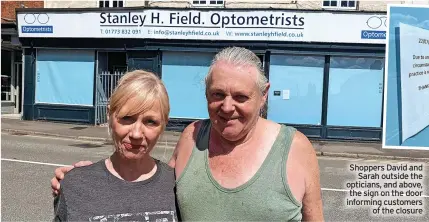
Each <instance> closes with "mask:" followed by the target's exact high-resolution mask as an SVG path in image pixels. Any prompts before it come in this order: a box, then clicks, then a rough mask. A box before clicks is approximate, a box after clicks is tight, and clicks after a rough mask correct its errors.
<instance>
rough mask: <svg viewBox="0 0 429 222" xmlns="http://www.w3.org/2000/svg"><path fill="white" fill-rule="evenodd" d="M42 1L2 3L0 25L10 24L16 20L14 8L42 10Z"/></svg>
mask: <svg viewBox="0 0 429 222" xmlns="http://www.w3.org/2000/svg"><path fill="white" fill-rule="evenodd" d="M43 6H44V5H43V1H2V2H1V23H11V22H14V21H15V20H16V13H15V9H16V8H24V7H25V8H43Z"/></svg>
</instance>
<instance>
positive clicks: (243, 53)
mask: <svg viewBox="0 0 429 222" xmlns="http://www.w3.org/2000/svg"><path fill="white" fill-rule="evenodd" d="M218 61H226V62H228V63H230V64H233V65H235V66H253V67H255V68H256V69H257V70H258V76H257V80H256V85H257V86H258V89H259V91H260V93H261V95H262V94H263V93H264V90H265V85H266V84H267V83H268V79H267V77H266V76H265V73H264V69H263V67H262V62H261V60H260V59H259V57H258V56H257V55H256V54H255V53H253V52H252V51H250V50H248V49H246V48H242V47H229V48H225V49H223V50H222V51H220V52H219V53H217V54H216V55H215V57H214V59H213V61H212V63H211V66H210V69H209V73H208V75H207V76H206V79H205V83H206V89H207V87H208V86H209V84H210V82H209V81H210V79H211V74H212V69H213V67H214V65H215V64H216V63H217V62H218ZM206 91H207V90H206Z"/></svg>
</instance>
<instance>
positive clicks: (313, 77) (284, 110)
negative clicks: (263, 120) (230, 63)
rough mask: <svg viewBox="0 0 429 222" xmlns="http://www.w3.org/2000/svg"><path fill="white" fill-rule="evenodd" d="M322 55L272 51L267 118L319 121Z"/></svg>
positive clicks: (323, 59) (311, 122) (280, 120)
mask: <svg viewBox="0 0 429 222" xmlns="http://www.w3.org/2000/svg"><path fill="white" fill-rule="evenodd" d="M324 64H325V57H324V56H311V55H309V56H299V55H271V58H270V84H271V86H270V89H269V94H268V111H267V118H268V119H270V120H273V121H275V122H278V123H289V124H310V125H320V124H321V117H322V95H323V70H324Z"/></svg>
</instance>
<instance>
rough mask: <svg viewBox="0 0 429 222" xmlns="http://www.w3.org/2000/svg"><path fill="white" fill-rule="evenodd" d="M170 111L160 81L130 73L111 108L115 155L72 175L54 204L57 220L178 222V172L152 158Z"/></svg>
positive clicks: (118, 88)
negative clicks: (175, 188) (176, 179)
mask: <svg viewBox="0 0 429 222" xmlns="http://www.w3.org/2000/svg"><path fill="white" fill-rule="evenodd" d="M169 111H170V106H169V98H168V95H167V91H166V89H165V87H164V85H163V83H162V82H161V81H160V79H159V78H158V77H157V76H155V75H154V74H152V73H149V72H145V71H133V72H130V73H127V74H125V75H124V76H123V77H122V78H121V80H120V81H119V83H118V86H117V87H116V89H115V92H114V93H113V94H112V96H111V98H110V101H109V106H108V116H109V119H108V122H109V127H110V132H111V136H112V139H113V142H114V147H115V150H114V152H113V153H112V155H111V156H110V157H109V158H107V159H105V160H101V161H99V162H97V163H94V164H91V165H89V166H84V167H77V168H74V169H72V170H71V171H70V172H69V173H67V175H66V176H65V177H64V179H63V180H62V181H61V191H60V194H59V195H58V196H57V197H56V198H55V201H54V210H55V219H54V220H55V221H110V220H113V221H118V220H121V221H122V220H126V221H158V220H161V221H176V220H177V215H176V205H175V195H174V186H175V178H174V172H173V169H172V168H171V167H169V166H168V165H166V164H165V163H163V162H161V161H158V160H156V159H153V158H152V157H151V156H150V152H151V151H152V149H153V148H154V146H155V144H156V143H157V140H158V138H159V136H160V135H161V133H162V132H163V131H164V130H165V127H166V124H167V121H168V115H169Z"/></svg>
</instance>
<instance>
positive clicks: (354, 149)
mask: <svg viewBox="0 0 429 222" xmlns="http://www.w3.org/2000/svg"><path fill="white" fill-rule="evenodd" d="M1 131H2V132H3V133H8V134H12V135H38V136H48V137H60V138H70V139H78V140H84V141H99V142H105V143H110V142H111V140H110V137H109V134H108V130H107V127H105V126H93V125H82V124H68V123H58V122H47V121H25V120H20V119H17V118H7V117H5V116H2V118H1ZM179 137H180V132H171V131H166V132H165V133H164V135H162V136H161V138H160V140H159V143H162V146H164V147H168V148H171V149H174V147H175V144H176V143H177V140H178V139H179ZM311 142H312V144H313V147H314V149H315V150H316V153H317V155H318V156H328V157H347V158H360V159H393V160H412V161H413V160H414V161H423V162H429V150H428V151H424V150H409V149H406V150H398V149H383V148H382V146H381V142H336V141H311Z"/></svg>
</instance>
